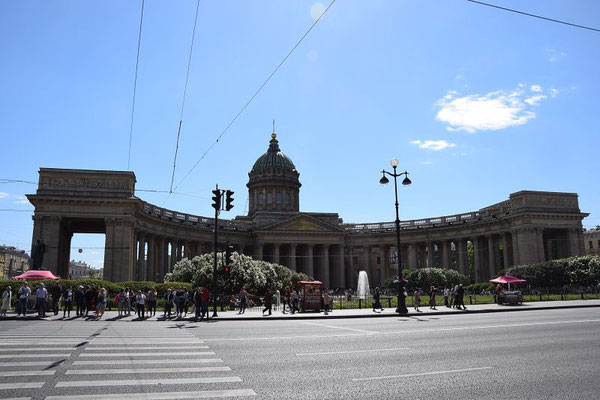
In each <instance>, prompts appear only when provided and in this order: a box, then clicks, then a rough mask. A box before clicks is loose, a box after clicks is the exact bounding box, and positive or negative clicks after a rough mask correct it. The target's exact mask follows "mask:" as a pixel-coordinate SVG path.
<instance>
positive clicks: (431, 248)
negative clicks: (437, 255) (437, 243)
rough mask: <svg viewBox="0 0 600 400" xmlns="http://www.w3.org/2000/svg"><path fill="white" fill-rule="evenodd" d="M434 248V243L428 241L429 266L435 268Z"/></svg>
mask: <svg viewBox="0 0 600 400" xmlns="http://www.w3.org/2000/svg"><path fill="white" fill-rule="evenodd" d="M433 250H434V243H433V242H431V241H429V242H427V268H433Z"/></svg>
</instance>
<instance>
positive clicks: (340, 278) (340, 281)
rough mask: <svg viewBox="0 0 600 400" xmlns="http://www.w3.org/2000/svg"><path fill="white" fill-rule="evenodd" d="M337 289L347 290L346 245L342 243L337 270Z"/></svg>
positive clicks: (339, 247) (339, 248)
mask: <svg viewBox="0 0 600 400" xmlns="http://www.w3.org/2000/svg"><path fill="white" fill-rule="evenodd" d="M335 272H336V273H335V275H336V277H337V278H336V280H335V283H334V284H335V287H338V288H345V287H346V282H345V280H346V268H345V263H344V244H343V243H341V244H339V245H338V262H337V265H336V269H335Z"/></svg>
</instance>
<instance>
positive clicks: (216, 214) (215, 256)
mask: <svg viewBox="0 0 600 400" xmlns="http://www.w3.org/2000/svg"><path fill="white" fill-rule="evenodd" d="M213 193H214V194H215V195H216V196H219V201H218V204H217V207H215V240H214V243H213V252H214V260H213V282H212V283H213V284H212V294H213V315H212V317H213V318H214V317H218V315H217V243H218V231H219V209H220V208H221V207H220V206H221V191H220V190H219V185H217V188H216V190H213ZM217 193H218V195H217Z"/></svg>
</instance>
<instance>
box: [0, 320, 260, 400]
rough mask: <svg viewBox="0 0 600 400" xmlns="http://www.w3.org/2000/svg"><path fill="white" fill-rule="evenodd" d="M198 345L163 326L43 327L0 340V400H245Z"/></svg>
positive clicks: (248, 392)
mask: <svg viewBox="0 0 600 400" xmlns="http://www.w3.org/2000/svg"><path fill="white" fill-rule="evenodd" d="M256 395H257V394H256V392H255V391H254V390H252V389H250V388H246V387H244V381H243V379H242V378H241V377H239V376H236V375H235V373H234V371H232V369H231V367H229V366H227V365H224V361H223V360H222V359H220V358H218V355H217V354H216V353H215V352H214V351H212V350H211V349H210V346H208V345H206V344H205V343H204V342H203V341H202V340H200V339H199V338H197V337H196V336H194V335H193V334H192V333H189V332H187V331H185V330H183V329H178V328H177V327H173V326H171V327H169V326H164V325H160V326H157V325H152V326H148V325H147V324H136V323H127V324H125V323H112V324H111V323H107V322H103V321H98V322H90V323H85V324H72V326H69V327H68V328H66V329H65V326H64V325H62V324H58V323H56V324H55V323H53V322H46V323H41V324H40V323H38V324H33V325H28V326H23V327H18V328H15V329H11V330H8V331H3V332H0V399H22V400H25V399H30V400H31V399H34V400H37V399H48V400H51V399H53V400H116V399H120V400H122V399H127V400H142V399H144V400H159V399H208V398H249V397H254V396H256Z"/></svg>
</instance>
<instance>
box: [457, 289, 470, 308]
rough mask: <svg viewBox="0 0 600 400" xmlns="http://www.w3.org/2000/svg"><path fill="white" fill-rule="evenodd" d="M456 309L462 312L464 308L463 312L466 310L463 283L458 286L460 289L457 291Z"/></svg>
mask: <svg viewBox="0 0 600 400" xmlns="http://www.w3.org/2000/svg"><path fill="white" fill-rule="evenodd" d="M456 303H457V304H456V308H458V309H459V310H460V308H461V307H462V309H463V310H466V309H467V307H465V289H464V288H463V285H462V283H461V284H459V285H458V289H456Z"/></svg>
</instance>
